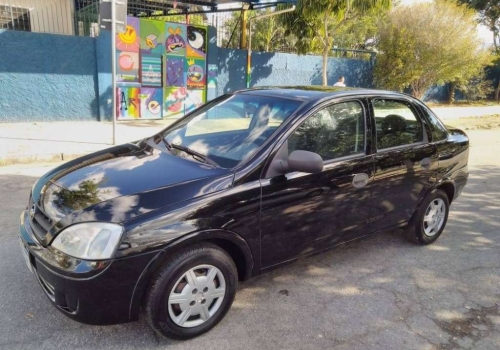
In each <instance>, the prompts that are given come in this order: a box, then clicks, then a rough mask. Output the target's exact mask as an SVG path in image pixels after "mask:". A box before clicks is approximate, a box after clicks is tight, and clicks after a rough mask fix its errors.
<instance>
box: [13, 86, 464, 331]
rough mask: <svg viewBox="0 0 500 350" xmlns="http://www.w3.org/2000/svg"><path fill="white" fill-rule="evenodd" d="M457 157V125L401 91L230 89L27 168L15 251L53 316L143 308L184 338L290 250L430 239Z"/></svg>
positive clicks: (211, 322) (117, 318) (130, 312)
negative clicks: (104, 145)
mask: <svg viewBox="0 0 500 350" xmlns="http://www.w3.org/2000/svg"><path fill="white" fill-rule="evenodd" d="M468 153H469V141H468V138H467V136H466V135H465V133H464V132H462V131H460V130H456V129H453V130H452V129H447V128H446V127H445V126H444V125H443V124H442V123H441V121H439V119H438V118H436V116H435V115H434V114H433V113H432V112H431V111H430V110H429V108H427V107H426V106H425V105H424V104H423V103H421V102H420V101H418V100H416V99H414V98H412V97H409V96H407V95H403V94H398V93H392V92H385V91H376V90H346V89H313V88H298V87H291V88H269V89H264V88H262V89H252V90H245V91H240V92H236V93H232V94H227V95H224V96H221V97H219V98H217V99H215V100H213V101H211V102H209V103H208V104H206V105H204V106H202V107H201V108H199V109H197V110H196V111H194V112H192V113H191V114H189V115H187V116H186V117H184V118H182V119H180V120H178V121H176V122H175V123H174V124H172V125H170V126H169V127H167V128H166V129H165V130H163V131H161V132H159V133H158V134H156V135H153V136H151V137H149V138H146V139H144V140H141V141H137V142H134V143H128V144H125V145H121V146H116V147H112V148H109V149H106V150H103V151H100V152H97V153H94V154H91V155H88V156H85V157H82V158H80V159H77V160H74V161H71V162H68V163H66V164H64V165H62V166H59V167H57V168H55V169H53V170H52V171H50V172H49V173H47V174H46V175H44V176H43V177H41V178H40V179H39V180H38V181H37V182H36V184H35V185H34V186H33V188H32V191H31V195H30V198H29V205H28V207H27V209H26V211H24V212H23V213H22V215H21V218H20V242H21V249H22V252H23V254H24V256H25V258H26V262H27V264H28V267H29V269H30V270H31V271H32V272H33V273H34V275H35V276H36V278H37V279H38V282H39V283H40V285H41V287H42V289H43V291H44V292H45V294H46V295H47V296H48V298H49V299H50V300H51V301H52V303H53V304H54V305H55V306H56V307H57V308H58V309H59V310H60V311H61V312H62V313H64V314H65V315H67V316H68V317H70V318H72V319H75V320H77V321H80V322H84V323H88V324H114V323H121V322H128V321H133V320H137V319H138V316H139V312H140V310H141V309H143V310H144V312H145V314H146V317H147V320H148V322H149V323H150V325H151V326H152V327H153V328H154V329H155V330H156V331H157V332H159V333H160V334H162V335H164V336H167V337H171V338H177V339H186V338H190V337H194V336H197V335H199V334H201V333H203V332H206V331H207V330H209V329H210V328H212V327H214V326H215V325H216V324H217V323H218V322H219V321H220V320H221V319H222V318H223V317H224V315H225V314H226V313H227V312H228V310H229V308H230V306H231V304H232V302H233V299H234V296H235V292H236V286H237V283H238V281H241V280H245V279H248V278H250V277H252V276H256V275H258V274H260V273H262V272H265V271H268V270H269V269H272V268H275V267H277V266H279V265H282V264H284V263H287V262H290V261H293V260H294V259H297V258H299V257H304V256H307V255H310V254H314V253H318V252H321V251H324V250H325V249H329V248H331V247H334V246H336V245H339V244H342V243H345V242H347V241H350V240H354V239H358V238H360V237H363V236H366V235H368V234H372V233H375V232H377V231H381V230H388V229H393V228H398V227H401V228H403V230H402V232H404V233H406V235H407V236H408V237H409V238H410V239H411V240H412V241H414V242H416V243H418V244H429V243H432V242H434V241H435V240H436V239H437V238H438V237H439V236H440V235H441V233H442V232H443V229H444V227H445V225H446V220H447V218H448V212H449V207H450V203H452V202H453V200H454V199H455V198H457V196H458V195H459V194H460V192H461V191H462V189H463V188H464V186H465V184H466V182H467V178H468V168H467V162H468Z"/></svg>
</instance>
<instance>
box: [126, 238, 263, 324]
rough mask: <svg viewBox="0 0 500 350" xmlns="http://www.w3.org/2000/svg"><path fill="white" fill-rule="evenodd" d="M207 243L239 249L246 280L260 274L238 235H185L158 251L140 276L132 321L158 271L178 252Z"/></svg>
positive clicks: (130, 315)
mask: <svg viewBox="0 0 500 350" xmlns="http://www.w3.org/2000/svg"><path fill="white" fill-rule="evenodd" d="M206 241H222V242H228V243H230V244H232V245H234V246H236V247H237V248H238V249H239V251H240V252H241V254H242V255H243V258H244V264H245V274H244V276H243V279H244V280H246V279H248V278H250V277H251V276H252V275H254V274H257V273H258V271H257V270H256V271H254V268H255V266H254V261H253V256H252V252H251V250H250V247H249V246H248V244H247V242H246V241H245V240H244V239H243V238H242V237H241V236H240V235H238V234H237V233H235V232H231V231H226V230H206V231H198V232H193V233H190V234H187V235H184V236H182V237H180V238H178V239H176V240H174V241H172V242H170V243H169V244H168V245H167V246H166V247H164V248H163V249H162V250H160V251H158V253H157V254H156V256H155V257H154V258H153V259H152V260H151V261H150V263H149V264H148V266H146V268H145V269H144V271H143V272H142V274H141V275H140V277H139V279H138V281H137V283H136V285H135V288H134V292H133V295H132V300H131V302H130V311H129V317H130V320H131V321H133V320H137V319H138V318H139V311H140V307H141V304H142V300H143V297H144V293H145V292H146V291H147V288H148V286H149V283H150V281H151V278H152V277H153V276H154V275H155V273H156V272H157V271H158V269H160V268H161V267H162V266H163V265H164V264H165V262H166V261H167V259H168V258H169V257H170V256H172V254H174V253H175V252H176V251H179V250H181V249H183V248H185V247H188V246H191V245H193V244H196V243H199V242H206Z"/></svg>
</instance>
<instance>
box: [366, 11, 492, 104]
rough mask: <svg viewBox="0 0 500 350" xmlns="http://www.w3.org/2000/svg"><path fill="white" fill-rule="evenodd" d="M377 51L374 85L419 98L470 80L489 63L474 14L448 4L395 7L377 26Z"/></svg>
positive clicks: (488, 56) (487, 52)
mask: <svg viewBox="0 0 500 350" xmlns="http://www.w3.org/2000/svg"><path fill="white" fill-rule="evenodd" d="M415 14H418V16H417V15H415ZM377 48H378V50H379V54H378V56H377V60H376V64H375V83H376V84H377V85H378V86H380V87H383V88H387V89H391V90H399V91H401V90H404V89H406V88H410V89H411V91H412V94H413V96H415V97H417V98H422V97H423V95H424V93H425V92H426V91H427V90H428V89H429V88H430V87H431V86H433V85H437V84H444V83H447V82H464V81H469V80H470V79H471V78H472V77H473V76H474V75H477V74H479V73H480V71H481V70H482V69H483V68H484V66H485V65H486V64H488V62H489V60H490V53H489V51H488V50H487V49H486V48H484V47H483V45H482V43H481V40H479V38H478V35H477V23H476V21H475V13H474V11H472V10H470V9H468V8H467V7H466V6H463V5H456V4H454V3H452V2H449V1H436V2H434V3H420V4H414V5H412V6H400V7H397V8H395V9H394V10H393V11H392V12H391V13H390V14H389V15H388V17H387V19H386V20H385V21H384V22H383V23H381V24H380V27H379V38H378V41H377Z"/></svg>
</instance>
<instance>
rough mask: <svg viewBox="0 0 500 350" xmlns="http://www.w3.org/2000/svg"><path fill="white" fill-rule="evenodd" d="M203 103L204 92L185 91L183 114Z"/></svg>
mask: <svg viewBox="0 0 500 350" xmlns="http://www.w3.org/2000/svg"><path fill="white" fill-rule="evenodd" d="M203 103H205V90H187V96H186V99H185V101H184V113H189V112H191V111H192V110H194V109H196V108H198V107H200V106H201V105H203Z"/></svg>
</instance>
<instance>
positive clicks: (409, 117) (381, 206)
mask: <svg viewBox="0 0 500 350" xmlns="http://www.w3.org/2000/svg"><path fill="white" fill-rule="evenodd" d="M370 106H371V112H372V116H373V119H374V124H375V126H376V127H375V130H374V131H375V140H376V142H375V143H374V146H375V147H376V150H375V154H374V159H375V169H376V170H375V180H374V182H373V185H372V188H373V192H372V197H371V214H372V215H371V219H370V220H371V223H370V230H381V229H385V228H388V227H391V226H398V225H401V224H404V223H406V222H407V221H408V220H409V219H410V218H411V216H412V214H413V212H414V210H415V208H416V206H417V204H418V202H419V200H420V199H421V198H422V197H423V196H424V195H425V194H426V193H427V191H428V190H429V189H430V187H431V186H432V184H433V182H434V181H435V178H436V171H437V166H438V162H437V155H436V147H435V145H433V144H432V143H430V142H429V137H428V135H429V131H428V130H427V127H426V124H425V123H424V119H423V118H422V116H421V114H420V113H421V112H420V109H418V108H416V106H415V105H413V104H412V103H411V102H410V101H409V100H404V99H394V98H385V97H380V98H377V97H375V98H373V99H371V103H370Z"/></svg>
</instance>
